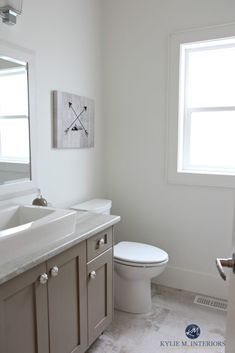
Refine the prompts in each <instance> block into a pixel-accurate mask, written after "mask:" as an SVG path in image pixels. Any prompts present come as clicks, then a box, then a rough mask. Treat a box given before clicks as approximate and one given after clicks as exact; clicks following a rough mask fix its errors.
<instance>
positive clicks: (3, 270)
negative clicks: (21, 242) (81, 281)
mask: <svg viewBox="0 0 235 353" xmlns="http://www.w3.org/2000/svg"><path fill="white" fill-rule="evenodd" d="M119 221H120V217H119V216H113V215H104V214H97V213H91V212H77V217H76V228H75V231H74V232H73V233H72V234H70V235H67V236H65V237H63V238H60V239H58V240H54V241H51V240H50V238H48V239H47V241H43V242H42V243H40V246H37V249H33V247H32V248H30V245H29V244H27V246H26V247H25V249H21V253H20V255H19V257H17V258H16V257H15V256H14V257H13V256H11V253H9V258H8V261H7V262H4V263H1V262H0V284H2V283H4V282H6V281H9V280H10V279H12V278H14V277H16V276H18V275H19V274H21V273H23V272H25V271H27V270H29V269H31V268H33V267H35V266H36V265H38V264H40V263H42V262H44V261H47V260H48V259H50V258H52V257H53V256H55V255H58V254H59V253H61V252H63V251H64V250H67V249H69V248H70V247H72V246H73V245H76V244H78V243H80V242H82V241H83V240H86V239H88V238H89V237H91V236H92V235H94V234H96V233H98V232H101V231H102V230H104V229H106V228H108V227H111V226H113V225H114V224H116V223H118V222H119ZM32 245H33V244H32ZM32 249H33V250H32ZM0 252H1V249H0Z"/></svg>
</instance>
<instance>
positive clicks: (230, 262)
mask: <svg viewBox="0 0 235 353" xmlns="http://www.w3.org/2000/svg"><path fill="white" fill-rule="evenodd" d="M216 267H217V269H218V271H219V274H220V276H221V277H222V278H223V280H224V281H226V278H227V277H226V274H225V272H224V269H223V267H227V268H232V269H233V273H235V253H234V254H233V256H232V258H229V259H220V258H217V259H216Z"/></svg>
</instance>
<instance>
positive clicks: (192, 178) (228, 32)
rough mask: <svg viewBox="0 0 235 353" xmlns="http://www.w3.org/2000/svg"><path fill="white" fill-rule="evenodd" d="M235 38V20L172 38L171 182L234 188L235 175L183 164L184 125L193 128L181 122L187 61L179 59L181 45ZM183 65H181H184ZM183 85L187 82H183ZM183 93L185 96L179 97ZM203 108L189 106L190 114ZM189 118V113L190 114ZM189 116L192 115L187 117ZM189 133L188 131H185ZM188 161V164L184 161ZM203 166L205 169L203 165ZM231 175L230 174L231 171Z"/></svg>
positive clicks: (169, 161)
mask: <svg viewBox="0 0 235 353" xmlns="http://www.w3.org/2000/svg"><path fill="white" fill-rule="evenodd" d="M231 37H235V23H231V24H226V25H221V26H214V27H208V28H202V29H197V30H190V31H187V32H179V33H174V34H172V35H171V36H170V39H169V68H168V92H167V93H168V99H167V121H168V128H167V132H168V134H167V177H168V181H169V182H170V183H176V184H185V185H201V186H218V187H231V188H234V187H235V175H232V174H231V175H222V173H221V174H220V173H216V174H212V171H211V170H208V173H206V172H205V171H204V170H203V171H200V166H198V170H195V169H194V168H191V169H190V165H187V170H184V168H183V166H184V165H186V164H187V160H185V161H183V160H182V159H181V158H180V156H182V148H183V146H182V143H183V144H185V146H186V147H187V144H188V143H189V141H187V138H185V139H184V141H183V142H182V140H183V139H182V132H183V127H182V124H183V123H184V124H185V123H186V127H185V128H186V129H189V128H190V125H189V124H188V123H189V121H190V119H187V118H186V120H187V121H184V122H183V123H182V118H181V119H180V117H182V116H184V117H185V112H182V111H180V110H182V106H183V104H181V103H182V100H183V99H184V97H183V94H184V92H183V93H182V89H181V87H180V85H181V84H182V82H181V83H180V77H181V72H180V70H181V69H182V66H183V65H184V64H185V63H183V64H182V62H181V61H180V58H183V56H181V50H182V44H190V43H196V42H198V43H200V42H203V41H207V40H208V41H212V40H218V39H225V38H228V39H229V38H231ZM181 65H182V66H181ZM183 84H184V83H183ZM180 94H181V95H182V96H180ZM222 109H223V110H235V107H224V108H223V107H218V108H216V107H213V108H212V107H207V108H201V111H206V110H207V111H212V110H217V111H219V110H222ZM193 110H195V111H200V108H196V109H188V111H187V112H186V113H187V114H191V113H192V111H193ZM187 117H188V116H187ZM188 118H189V117H188ZM186 135H187V134H186ZM185 163H186V164H185ZM203 169H204V168H203ZM228 174H229V173H228Z"/></svg>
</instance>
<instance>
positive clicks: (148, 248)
mask: <svg viewBox="0 0 235 353" xmlns="http://www.w3.org/2000/svg"><path fill="white" fill-rule="evenodd" d="M114 261H115V262H116V263H120V264H123V265H127V266H133V267H155V266H160V265H163V264H165V263H166V262H168V254H167V253H166V252H165V251H164V250H162V249H159V248H157V247H155V246H152V245H148V244H143V243H136V242H128V241H122V242H120V243H118V244H117V245H115V246H114Z"/></svg>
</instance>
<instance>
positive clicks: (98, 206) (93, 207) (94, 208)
mask: <svg viewBox="0 0 235 353" xmlns="http://www.w3.org/2000/svg"><path fill="white" fill-rule="evenodd" d="M111 207H112V201H111V200H106V199H92V200H88V201H85V202H82V203H78V204H75V205H73V206H71V207H70V208H71V209H73V210H77V211H88V212H94V213H102V214H110V212H111Z"/></svg>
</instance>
